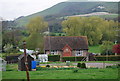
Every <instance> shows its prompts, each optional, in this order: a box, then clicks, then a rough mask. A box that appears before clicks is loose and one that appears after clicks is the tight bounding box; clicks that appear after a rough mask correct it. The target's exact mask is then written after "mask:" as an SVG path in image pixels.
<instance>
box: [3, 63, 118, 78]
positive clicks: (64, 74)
mask: <svg viewBox="0 0 120 81" xmlns="http://www.w3.org/2000/svg"><path fill="white" fill-rule="evenodd" d="M76 69H77V70H78V72H76V73H74V70H76ZM29 73H30V79H117V78H118V69H117V68H104V69H97V68H90V69H79V68H75V69H70V70H66V69H64V70H56V69H54V70H52V69H50V70H38V71H30V72H29ZM2 77H3V79H26V72H25V71H17V64H9V65H7V71H4V72H3V74H2Z"/></svg>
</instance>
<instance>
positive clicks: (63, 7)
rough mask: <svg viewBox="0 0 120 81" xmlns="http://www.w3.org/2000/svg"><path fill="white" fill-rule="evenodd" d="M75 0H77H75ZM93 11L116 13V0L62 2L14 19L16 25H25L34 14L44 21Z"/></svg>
mask: <svg viewBox="0 0 120 81" xmlns="http://www.w3.org/2000/svg"><path fill="white" fill-rule="evenodd" d="M76 1H77V0H76ZM93 12H110V13H114V14H116V13H118V2H70V0H69V1H67V2H62V3H58V4H56V5H54V6H52V7H51V8H48V9H46V10H44V11H41V12H38V13H34V14H31V15H29V16H24V17H20V18H18V19H16V20H15V21H16V22H17V23H18V26H25V25H26V24H27V23H28V21H29V20H30V19H31V18H33V17H36V16H43V17H44V18H45V20H46V21H48V22H49V21H54V20H55V19H57V18H60V17H64V16H72V15H80V14H88V13H93Z"/></svg>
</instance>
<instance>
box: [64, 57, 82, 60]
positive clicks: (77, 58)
mask: <svg viewBox="0 0 120 81" xmlns="http://www.w3.org/2000/svg"><path fill="white" fill-rule="evenodd" d="M83 58H84V57H63V58H62V60H63V61H81V60H82V59H83Z"/></svg>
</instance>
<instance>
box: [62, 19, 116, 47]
mask: <svg viewBox="0 0 120 81" xmlns="http://www.w3.org/2000/svg"><path fill="white" fill-rule="evenodd" d="M117 23H118V22H114V21H107V20H104V19H102V18H100V17H69V18H68V19H67V20H64V21H63V22H62V27H63V32H65V33H66V35H67V36H87V37H88V42H89V45H98V44H99V43H100V41H104V40H107V41H108V40H109V41H110V40H111V39H114V38H115V35H116V31H115V29H116V28H117V26H118V25H117Z"/></svg>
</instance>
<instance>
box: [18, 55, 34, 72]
mask: <svg viewBox="0 0 120 81" xmlns="http://www.w3.org/2000/svg"><path fill="white" fill-rule="evenodd" d="M27 61H28V68H29V71H31V70H32V61H34V57H33V56H32V55H30V54H27ZM18 70H19V71H26V67H25V61H24V54H22V55H20V56H19V57H18Z"/></svg>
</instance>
